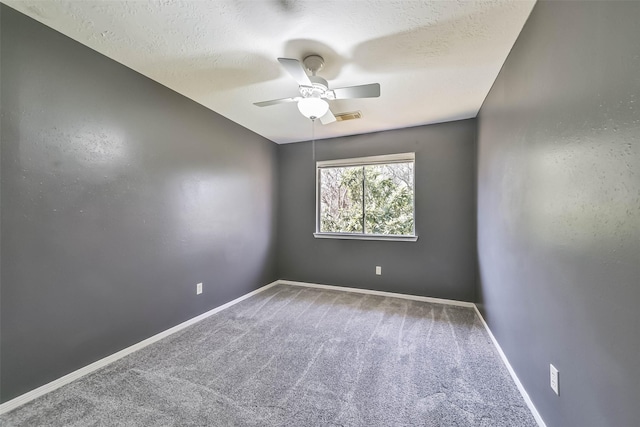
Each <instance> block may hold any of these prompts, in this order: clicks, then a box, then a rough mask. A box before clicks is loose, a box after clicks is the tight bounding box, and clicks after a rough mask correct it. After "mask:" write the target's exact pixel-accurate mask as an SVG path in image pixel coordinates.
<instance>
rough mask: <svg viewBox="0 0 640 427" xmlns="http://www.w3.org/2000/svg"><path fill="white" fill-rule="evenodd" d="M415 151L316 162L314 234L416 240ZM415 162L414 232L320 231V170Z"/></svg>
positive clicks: (355, 238) (333, 236)
mask: <svg viewBox="0 0 640 427" xmlns="http://www.w3.org/2000/svg"><path fill="white" fill-rule="evenodd" d="M415 157H416V156H415V153H398V154H385V155H382V156H368V157H355V158H351V159H336V160H323V161H319V162H316V230H315V232H314V233H313V236H314V237H315V238H317V239H353V240H390V241H401V242H415V241H416V240H418V235H417V234H416V162H415V160H416V159H415ZM409 162H411V163H413V234H411V235H391V234H365V233H328V232H321V231H320V205H321V202H320V171H321V170H322V169H325V168H335V167H341V168H342V167H354V166H370V165H376V164H389V163H409ZM365 215H366V213H365Z"/></svg>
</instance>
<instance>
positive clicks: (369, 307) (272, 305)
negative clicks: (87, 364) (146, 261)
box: [0, 285, 536, 427]
mask: <svg viewBox="0 0 640 427" xmlns="http://www.w3.org/2000/svg"><path fill="white" fill-rule="evenodd" d="M0 425H3V426H68V427H70V426H83V427H84V426H368V427H371V426H457V427H462V426H474V427H475V426H481V427H485V426H486V427H488V426H491V427H500V426H505V427H506V426H508V427H514V426H517V427H528V426H531V427H534V426H536V422H535V420H534V418H533V416H532V415H531V413H530V412H529V410H528V408H527V406H526V404H525V402H524V400H523V399H522V397H521V396H520V394H519V393H518V390H517V388H516V386H515V384H514V383H513V382H512V380H511V377H510V376H509V373H508V372H507V370H506V368H505V366H504V365H503V363H502V361H501V360H500V358H499V356H498V354H497V352H496V350H495V348H494V347H493V346H492V344H491V341H490V339H489V337H488V336H487V334H486V331H485V330H484V328H483V327H482V324H481V323H480V320H479V319H478V318H477V317H476V315H475V313H474V311H473V310H472V309H469V308H460V307H453V306H447V305H439V304H429V303H423V302H416V301H410V300H404V299H397V298H385V297H378V296H372V295H363V294H356V293H349V292H340V291H328V290H320V289H312V288H302V287H295V286H285V285H278V286H275V287H272V288H270V289H268V290H266V291H264V292H262V293H259V294H257V295H255V296H253V297H251V298H249V299H247V300H244V301H242V302H241V303H239V304H237V305H234V306H232V307H231V308H229V309H226V310H223V311H222V312H220V313H218V314H215V315H213V316H211V317H209V318H207V319H205V320H203V321H202V322H200V323H198V324H196V325H194V326H191V327H189V328H187V329H185V330H183V331H181V332H178V333H176V334H174V335H172V336H170V337H169V338H166V339H164V340H162V341H160V342H158V343H156V344H154V345H151V346H149V347H146V348H145V349H142V350H140V351H138V352H136V353H134V354H132V355H130V356H128V357H126V358H124V359H121V360H119V361H117V362H115V363H113V364H111V365H109V366H107V367H105V368H103V369H101V370H99V371H97V372H95V373H93V374H91V375H88V376H86V377H83V378H81V379H80V380H78V381H76V382H74V383H71V384H69V385H67V386H65V387H62V388H60V389H58V390H56V391H54V392H52V393H50V394H48V395H46V396H43V397H41V398H39V399H37V400H35V401H33V402H31V403H28V404H26V405H24V406H22V407H20V408H18V409H16V410H14V411H12V412H10V413H8V414H5V415H3V416H0Z"/></svg>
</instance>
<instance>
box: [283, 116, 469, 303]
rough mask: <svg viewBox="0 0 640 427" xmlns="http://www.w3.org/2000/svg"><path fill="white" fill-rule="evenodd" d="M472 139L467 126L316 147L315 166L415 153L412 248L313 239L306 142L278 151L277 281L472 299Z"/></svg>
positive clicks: (365, 137) (387, 243)
mask: <svg viewBox="0 0 640 427" xmlns="http://www.w3.org/2000/svg"><path fill="white" fill-rule="evenodd" d="M339 125H340V124H339V123H338V124H336V126H339ZM318 126H321V125H320V124H318ZM475 136H476V122H475V120H465V121H458V122H450V123H443V124H437V125H431V126H422V127H415V128H409V129H402V130H395V131H389V132H380V133H374V134H366V135H358V136H350V137H344V138H335V139H327V140H320V141H316V160H329V159H339V158H351V157H362V156H371V155H380V154H391V153H403V152H415V153H416V163H415V174H416V184H415V185H416V187H415V188H416V202H415V203H416V232H417V233H418V235H419V239H418V241H417V242H390V241H362V240H334V239H316V238H314V237H313V232H314V231H315V218H316V214H315V206H316V205H315V164H314V162H313V151H312V143H311V142H305V143H296V144H288V145H281V146H279V147H278V150H279V161H280V169H279V172H280V173H279V196H280V197H279V215H278V221H279V222H278V230H279V232H278V242H279V243H278V275H279V277H280V278H283V279H289V280H297V281H306V282H312V283H324V284H334V285H341V286H350V287H356V288H367V289H375V290H383V291H390V292H401V293H408V294H413V295H425V296H433V297H440V298H451V299H456V300H464V301H473V300H474V298H475V280H476V264H475V262H476V252H475V251H476V229H475V215H476V211H475V160H476V159H475V153H476V149H475V147H476V146H475ZM376 265H380V266H382V275H381V276H376V275H375V266H376Z"/></svg>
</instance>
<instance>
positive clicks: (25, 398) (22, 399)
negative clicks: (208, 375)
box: [0, 281, 278, 415]
mask: <svg viewBox="0 0 640 427" xmlns="http://www.w3.org/2000/svg"><path fill="white" fill-rule="evenodd" d="M277 284H278V281H275V282H272V283H269V284H268V285H265V286H263V287H261V288H258V289H256V290H255V291H252V292H249V293H248V294H245V295H243V296H241V297H238V298H236V299H234V300H233V301H229V302H228V303H226V304H223V305H221V306H219V307H216V308H214V309H212V310H209V311H207V312H205V313H202V314H200V315H198V316H196V317H194V318H192V319H189V320H187V321H185V322H182V323H180V324H179V325H176V326H174V327H172V328H169V329H167V330H166V331H163V332H160V333H159V334H156V335H154V336H152V337H149V338H147V339H145V340H143V341H140V342H139V343H137V344H134V345H132V346H130V347H127V348H125V349H123V350H120V351H118V352H117V353H113V354H112V355H110V356H107V357H105V358H103V359H100V360H98V361H95V362H93V363H92V364H90V365H87V366H85V367H83V368H80V369H78V370H77V371H73V372H71V373H69V374H67V375H65V376H63V377H60V378H58V379H56V380H53V381H51V382H50V383H47V384H45V385H43V386H40V387H38V388H36V389H33V390H31V391H29V392H27V393H25V394H22V395H20V396H18V397H16V398H13V399H11V400H9V401H7V402H5V403H3V404H2V405H0V415H1V414H4V413H6V412H9V411H12V410H13V409H16V408H17V407H19V406H22V405H24V404H25V403H27V402H30V401H32V400H34V399H36V398H38V397H40V396H43V395H45V394H47V393H50V392H52V391H53V390H55V389H57V388H60V387H62V386H63V385H66V384H69V383H70V382H72V381H75V380H77V379H78V378H81V377H83V376H85V375H87V374H90V373H91V372H94V371H96V370H98V369H100V368H103V367H105V366H107V365H108V364H110V363H113V362H115V361H116V360H118V359H122V358H123V357H125V356H127V355H129V354H131V353H133V352H135V351H138V350H140V349H142V348H144V347H146V346H148V345H150V344H153V343H155V342H157V341H160V340H161V339H163V338H166V337H168V336H169V335H171V334H175V333H176V332H178V331H181V330H182V329H184V328H186V327H188V326H191V325H193V324H195V323H198V322H199V321H201V320H204V319H206V318H207V317H209V316H211V315H214V314H216V313H218V312H220V311H222V310H224V309H225V308H229V307H231V306H232V305H234V304H237V303H239V302H240V301H242V300H245V299H247V298H249V297H251V296H253V295H255V294H257V293H260V292H262V291H265V290H267V289H269V288H271V287H273V286H275V285H277Z"/></svg>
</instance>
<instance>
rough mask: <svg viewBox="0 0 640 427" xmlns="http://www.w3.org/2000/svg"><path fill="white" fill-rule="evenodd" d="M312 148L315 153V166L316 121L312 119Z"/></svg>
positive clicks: (314, 155) (314, 163) (314, 156)
mask: <svg viewBox="0 0 640 427" xmlns="http://www.w3.org/2000/svg"><path fill="white" fill-rule="evenodd" d="M311 148H312V151H313V156H312V158H313V166H314V167H315V165H316V120H315V119H311Z"/></svg>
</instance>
